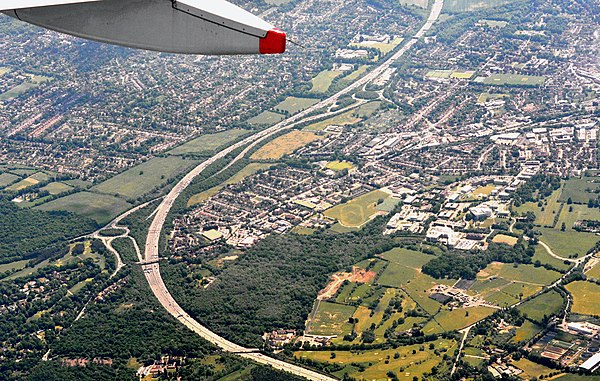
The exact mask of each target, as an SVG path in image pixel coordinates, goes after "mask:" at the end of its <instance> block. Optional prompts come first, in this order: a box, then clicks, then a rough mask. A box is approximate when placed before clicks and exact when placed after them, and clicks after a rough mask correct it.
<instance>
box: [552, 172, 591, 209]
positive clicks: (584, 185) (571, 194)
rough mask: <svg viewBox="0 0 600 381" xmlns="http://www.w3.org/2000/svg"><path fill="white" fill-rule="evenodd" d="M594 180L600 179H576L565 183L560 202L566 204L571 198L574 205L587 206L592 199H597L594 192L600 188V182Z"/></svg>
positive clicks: (586, 177)
mask: <svg viewBox="0 0 600 381" xmlns="http://www.w3.org/2000/svg"><path fill="white" fill-rule="evenodd" d="M594 180H595V181H598V180H600V177H598V176H595V177H588V176H585V177H583V178H581V179H579V178H576V177H574V178H571V179H569V180H567V181H565V185H564V187H563V191H562V194H561V195H560V201H565V202H566V201H567V200H568V199H569V198H571V201H573V202H574V203H580V204H587V202H588V201H589V200H590V198H595V196H596V194H595V193H593V192H594V191H597V190H598V189H599V188H600V182H594Z"/></svg>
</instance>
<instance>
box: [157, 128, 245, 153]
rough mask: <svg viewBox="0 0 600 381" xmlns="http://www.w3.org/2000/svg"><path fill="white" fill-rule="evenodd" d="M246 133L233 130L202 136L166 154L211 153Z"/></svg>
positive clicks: (236, 129)
mask: <svg viewBox="0 0 600 381" xmlns="http://www.w3.org/2000/svg"><path fill="white" fill-rule="evenodd" d="M247 132H248V130H242V129H239V128H234V129H231V130H227V131H222V132H217V133H215V134H207V135H202V136H200V137H197V138H196V139H193V140H190V141H189V142H187V143H184V144H182V145H180V146H178V147H175V148H174V149H172V150H171V151H169V152H167V154H169V155H185V154H194V153H212V152H214V151H215V150H216V149H218V148H220V147H222V146H224V145H225V144H228V143H231V142H233V141H234V140H236V139H237V138H239V137H240V136H242V135H244V134H246V133H247Z"/></svg>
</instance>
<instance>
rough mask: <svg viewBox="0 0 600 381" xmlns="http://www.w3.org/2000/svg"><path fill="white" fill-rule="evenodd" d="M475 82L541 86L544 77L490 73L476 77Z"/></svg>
mask: <svg viewBox="0 0 600 381" xmlns="http://www.w3.org/2000/svg"><path fill="white" fill-rule="evenodd" d="M475 82H479V83H483V84H484V85H496V86H542V85H543V84H544V82H546V77H540V76H535V75H519V74H492V75H490V76H489V77H477V78H476V79H475Z"/></svg>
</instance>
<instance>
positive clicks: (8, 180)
mask: <svg viewBox="0 0 600 381" xmlns="http://www.w3.org/2000/svg"><path fill="white" fill-rule="evenodd" d="M19 179H20V177H19V176H17V175H13V174H12V173H7V172H5V173H0V188H3V187H5V186H7V185H10V184H12V183H14V182H15V181H17V180H19Z"/></svg>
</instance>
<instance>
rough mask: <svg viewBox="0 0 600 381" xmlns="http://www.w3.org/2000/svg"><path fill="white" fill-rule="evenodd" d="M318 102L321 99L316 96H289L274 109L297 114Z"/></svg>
mask: <svg viewBox="0 0 600 381" xmlns="http://www.w3.org/2000/svg"><path fill="white" fill-rule="evenodd" d="M316 103H319V100H318V99H314V98H297V97H287V98H286V99H285V100H284V101H283V102H281V103H280V104H278V105H277V106H275V107H274V108H273V109H274V110H275V111H277V112H282V113H284V112H287V113H290V114H295V113H297V112H299V111H302V110H306V109H307V108H309V107H310V106H312V105H314V104H316Z"/></svg>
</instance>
